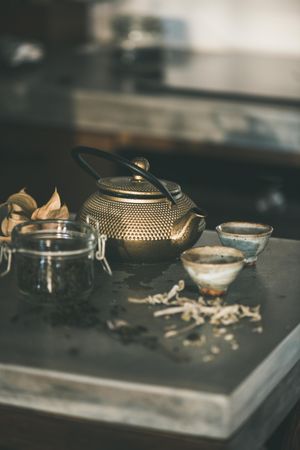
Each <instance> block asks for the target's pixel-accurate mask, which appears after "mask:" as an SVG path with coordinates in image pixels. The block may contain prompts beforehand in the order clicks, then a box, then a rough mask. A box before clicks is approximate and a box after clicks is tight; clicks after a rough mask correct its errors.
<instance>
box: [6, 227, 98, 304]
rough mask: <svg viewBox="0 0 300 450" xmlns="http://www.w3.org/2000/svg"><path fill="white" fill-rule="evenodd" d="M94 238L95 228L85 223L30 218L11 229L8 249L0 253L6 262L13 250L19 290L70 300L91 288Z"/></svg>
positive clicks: (80, 296)
mask: <svg viewBox="0 0 300 450" xmlns="http://www.w3.org/2000/svg"><path fill="white" fill-rule="evenodd" d="M97 242H98V237H97V235H96V233H95V231H94V230H93V229H92V228H91V227H90V226H89V225H88V224H85V223H79V222H75V221H69V220H41V221H30V222H25V223H22V224H20V225H17V226H16V227H15V228H14V229H13V232H12V241H11V246H10V250H9V251H7V250H6V251H5V249H4V250H2V254H3V255H4V253H5V252H6V254H7V256H6V259H7V263H8V266H9V258H10V256H11V252H12V253H14V264H15V269H16V277H17V283H18V288H19V290H20V291H21V293H23V294H25V295H30V296H39V297H42V298H43V299H45V300H47V299H55V298H57V299H60V300H64V299H66V300H72V299H79V298H85V297H87V296H88V295H89V294H90V292H91V291H92V289H93V286H94V256H95V248H96V245H97ZM3 255H2V256H3ZM2 259H3V258H2ZM8 269H9V267H8Z"/></svg>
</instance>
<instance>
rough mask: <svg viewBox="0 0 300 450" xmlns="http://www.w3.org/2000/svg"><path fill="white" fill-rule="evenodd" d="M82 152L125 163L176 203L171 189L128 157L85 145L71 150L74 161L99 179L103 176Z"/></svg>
mask: <svg viewBox="0 0 300 450" xmlns="http://www.w3.org/2000/svg"><path fill="white" fill-rule="evenodd" d="M82 154H84V155H93V156H98V157H101V158H105V159H107V160H108V161H113V162H117V163H118V164H121V165H123V166H124V167H127V169H129V170H131V171H132V172H133V173H134V174H137V175H140V176H142V177H143V178H146V180H147V181H149V183H151V184H152V185H153V186H155V187H156V188H157V189H159V190H160V192H161V193H162V194H163V195H164V196H165V197H166V198H167V199H168V200H170V202H171V203H173V205H175V204H176V200H175V199H174V197H173V196H172V194H171V193H170V191H169V190H168V189H167V188H166V186H165V185H164V184H163V183H162V182H161V181H160V180H159V179H158V178H156V177H155V176H154V175H152V173H150V172H147V171H146V170H144V169H142V168H141V167H138V166H137V165H135V164H133V163H131V162H130V161H128V159H126V158H123V157H122V156H119V155H116V154H115V153H108V152H106V151H104V150H100V149H97V148H93V147H84V146H78V147H75V148H73V149H72V150H71V155H72V158H73V159H74V161H76V162H77V164H78V165H79V166H80V167H81V168H82V169H83V170H84V171H85V172H87V173H88V174H89V175H91V176H92V177H93V178H95V180H97V181H99V180H100V179H101V177H100V176H99V174H98V173H97V172H96V170H95V169H93V168H92V167H91V166H90V165H89V164H88V163H87V162H86V161H85V160H84V159H83V157H82Z"/></svg>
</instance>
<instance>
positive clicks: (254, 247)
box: [216, 222, 273, 265]
mask: <svg viewBox="0 0 300 450" xmlns="http://www.w3.org/2000/svg"><path fill="white" fill-rule="evenodd" d="M216 230H217V233H218V235H219V239H220V241H221V243H222V244H223V245H225V246H227V247H233V248H236V249H238V250H241V251H242V252H243V253H244V255H245V263H246V264H247V265H254V264H255V263H256V260H257V256H258V255H259V254H260V253H261V252H262V251H263V250H264V248H265V247H266V245H267V243H268V240H269V237H270V236H271V234H272V232H273V228H272V227H271V225H264V224H262V223H252V222H226V223H222V224H220V225H218V226H217V227H216Z"/></svg>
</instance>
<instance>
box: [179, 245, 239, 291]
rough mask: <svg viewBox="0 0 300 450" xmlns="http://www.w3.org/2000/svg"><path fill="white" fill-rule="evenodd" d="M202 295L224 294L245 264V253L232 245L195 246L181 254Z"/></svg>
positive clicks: (185, 266)
mask: <svg viewBox="0 0 300 450" xmlns="http://www.w3.org/2000/svg"><path fill="white" fill-rule="evenodd" d="M180 258H181V261H182V264H183V266H184V268H185V269H186V271H187V272H188V274H189V276H190V277H191V279H192V280H193V281H194V282H195V283H196V284H197V286H198V288H199V290H200V293H201V294H202V295H209V296H221V295H224V294H225V293H226V291H227V289H228V286H229V285H230V284H231V283H232V282H233V281H234V280H235V278H236V277H237V275H238V273H239V272H240V270H241V269H242V267H243V265H244V255H243V253H242V252H240V251H239V250H236V249H234V248H231V247H222V246H206V247H194V248H191V249H189V250H186V251H185V252H183V253H182V254H181V256H180Z"/></svg>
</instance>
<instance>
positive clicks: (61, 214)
mask: <svg viewBox="0 0 300 450" xmlns="http://www.w3.org/2000/svg"><path fill="white" fill-rule="evenodd" d="M1 207H6V208H7V215H6V217H5V218H4V219H3V220H2V223H1V231H2V234H3V235H4V236H0V241H5V240H9V239H10V236H11V233H12V230H13V228H14V227H15V226H16V225H18V224H20V223H23V222H26V221H27V220H30V219H31V220H45V219H68V218H69V210H68V208H67V206H66V205H61V201H60V196H59V194H58V192H57V189H55V191H54V193H53V194H52V196H51V198H50V200H49V201H48V202H47V203H46V204H45V205H43V206H41V207H40V208H38V206H37V203H36V201H35V200H34V198H33V197H31V195H29V194H27V192H25V189H21V190H20V192H17V193H16V194H12V195H10V196H9V197H8V199H7V200H6V202H5V203H3V204H2V205H0V208H1Z"/></svg>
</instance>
